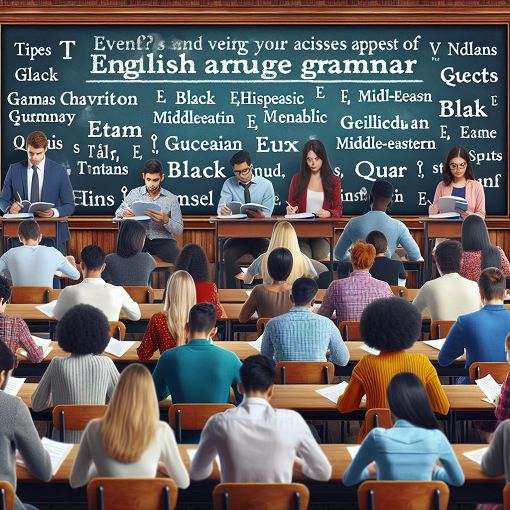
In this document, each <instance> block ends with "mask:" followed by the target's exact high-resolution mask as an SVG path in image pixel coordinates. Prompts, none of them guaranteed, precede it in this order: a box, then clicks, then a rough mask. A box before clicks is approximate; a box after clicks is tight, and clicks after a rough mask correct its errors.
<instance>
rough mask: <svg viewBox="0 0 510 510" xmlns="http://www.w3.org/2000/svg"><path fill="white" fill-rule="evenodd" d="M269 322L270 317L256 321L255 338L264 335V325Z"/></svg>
mask: <svg viewBox="0 0 510 510" xmlns="http://www.w3.org/2000/svg"><path fill="white" fill-rule="evenodd" d="M270 320H271V317H260V319H257V337H259V336H260V335H262V333H264V329H266V324H267V323H268V322H269V321H270Z"/></svg>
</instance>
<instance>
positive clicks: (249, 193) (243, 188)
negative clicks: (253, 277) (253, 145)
mask: <svg viewBox="0 0 510 510" xmlns="http://www.w3.org/2000/svg"><path fill="white" fill-rule="evenodd" d="M230 164H231V165H232V168H233V170H234V175H233V176H232V177H229V178H228V179H227V180H226V181H225V182H224V183H223V187H222V189H221V194H220V201H219V204H218V215H220V216H229V215H230V214H232V211H231V210H230V209H229V208H228V207H227V205H226V204H228V203H230V202H241V203H242V204H247V203H255V204H260V205H263V206H264V207H265V208H266V209H264V212H262V211H256V210H251V209H248V210H247V211H246V212H247V214H248V215H249V216H251V217H252V218H262V217H264V216H271V214H272V213H273V208H274V189H273V185H272V184H271V181H270V180H268V179H266V178H265V177H259V176H255V175H253V165H252V164H251V156H250V153H249V152H248V151H239V152H236V153H235V154H234V155H233V156H232V159H231V160H230ZM268 246H269V240H268V239H265V238H236V239H228V240H227V241H226V242H225V246H224V249H223V256H224V260H225V272H226V277H227V287H228V288H233V287H235V276H236V275H237V274H239V273H240V272H241V268H240V267H239V265H238V264H237V261H238V259H240V258H241V257H242V256H243V255H246V254H248V253H249V254H251V255H252V256H253V257H254V258H256V257H258V256H259V255H261V254H262V253H264V252H265V251H266V250H267V247H268Z"/></svg>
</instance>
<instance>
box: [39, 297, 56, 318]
mask: <svg viewBox="0 0 510 510" xmlns="http://www.w3.org/2000/svg"><path fill="white" fill-rule="evenodd" d="M56 304H57V300H56V299H55V300H54V301H50V302H49V303H45V304H44V305H39V306H36V308H37V309H38V310H39V311H41V312H42V313H44V315H46V316H48V317H53V313H54V312H55V305H56Z"/></svg>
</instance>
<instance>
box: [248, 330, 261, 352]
mask: <svg viewBox="0 0 510 510" xmlns="http://www.w3.org/2000/svg"><path fill="white" fill-rule="evenodd" d="M263 338H264V333H262V335H260V336H259V337H258V338H257V340H255V341H254V342H248V343H249V344H250V345H251V346H252V347H253V348H254V349H256V350H257V351H259V352H260V351H261V350H262V339H263Z"/></svg>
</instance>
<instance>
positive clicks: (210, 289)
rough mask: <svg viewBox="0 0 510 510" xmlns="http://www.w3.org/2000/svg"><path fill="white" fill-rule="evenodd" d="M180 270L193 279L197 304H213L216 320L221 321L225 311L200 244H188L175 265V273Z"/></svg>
mask: <svg viewBox="0 0 510 510" xmlns="http://www.w3.org/2000/svg"><path fill="white" fill-rule="evenodd" d="M179 270H182V271H187V272H188V273H189V274H190V275H191V278H193V281H194V282H195V288H196V290H197V303H212V304H213V305H214V306H215V307H216V318H217V319H219V318H220V317H221V316H222V315H223V309H222V307H221V304H220V297H219V295H218V289H217V288H216V284H215V283H214V282H213V281H211V271H210V269H209V260H208V259H207V255H206V253H205V251H204V249H203V248H202V247H201V246H199V245H198V244H187V245H186V246H185V247H184V248H183V249H182V251H181V253H180V254H179V257H178V258H177V261H176V263H175V271H179ZM176 295H177V296H178V295H179V294H176ZM167 297H168V296H167Z"/></svg>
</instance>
